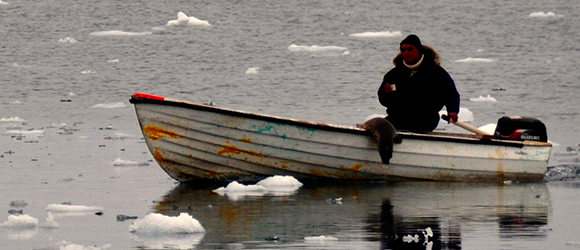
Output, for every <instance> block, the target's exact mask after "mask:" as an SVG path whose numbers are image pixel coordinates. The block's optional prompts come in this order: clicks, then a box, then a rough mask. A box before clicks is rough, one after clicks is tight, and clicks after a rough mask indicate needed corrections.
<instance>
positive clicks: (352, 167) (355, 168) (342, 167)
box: [340, 163, 363, 172]
mask: <svg viewBox="0 0 580 250" xmlns="http://www.w3.org/2000/svg"><path fill="white" fill-rule="evenodd" d="M362 167H363V166H362V164H360V163H357V164H354V165H352V166H351V167H347V166H342V165H341V166H340V169H342V170H351V171H355V172H358V171H360V170H361V168H362Z"/></svg>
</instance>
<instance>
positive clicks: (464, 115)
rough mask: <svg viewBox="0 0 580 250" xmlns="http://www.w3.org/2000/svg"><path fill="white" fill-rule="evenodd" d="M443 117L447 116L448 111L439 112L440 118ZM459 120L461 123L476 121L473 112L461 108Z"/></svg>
mask: <svg viewBox="0 0 580 250" xmlns="http://www.w3.org/2000/svg"><path fill="white" fill-rule="evenodd" d="M441 115H447V111H446V110H441V111H439V117H441ZM458 119H459V121H460V122H473V120H474V117H473V112H471V110H469V109H468V108H460V109H459V114H458ZM440 122H441V121H440ZM444 123H447V122H444Z"/></svg>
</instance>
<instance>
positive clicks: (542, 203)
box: [155, 182, 550, 249]
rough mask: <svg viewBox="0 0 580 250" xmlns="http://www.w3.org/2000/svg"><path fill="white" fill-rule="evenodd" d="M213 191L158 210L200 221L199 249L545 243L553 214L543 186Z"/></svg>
mask: <svg viewBox="0 0 580 250" xmlns="http://www.w3.org/2000/svg"><path fill="white" fill-rule="evenodd" d="M214 188H215V187H191V186H187V185H183V184H181V185H179V186H177V187H176V188H175V189H173V190H171V191H170V192H169V193H167V194H166V195H165V196H164V197H163V199H162V201H160V202H158V203H157V204H156V207H155V211H156V212H159V213H163V214H166V215H178V214H179V213H181V212H187V213H189V214H190V215H192V216H193V217H194V218H196V219H198V220H199V221H200V223H201V224H202V226H203V227H204V228H205V229H206V231H207V233H206V235H205V236H204V238H203V239H202V240H201V242H199V245H198V246H200V247H201V248H204V249H207V248H209V249H215V248H223V247H227V245H228V244H232V243H235V244H243V245H244V247H245V248H247V249H251V248H255V247H258V248H262V247H265V246H268V245H269V244H277V245H280V244H281V245H282V246H284V247H291V248H293V249H308V248H312V247H313V246H312V245H310V244H311V243H310V242H309V241H305V240H304V238H305V237H310V236H320V235H325V236H332V237H335V238H338V240H337V241H335V242H325V243H324V244H325V246H326V247H328V249H349V248H353V247H354V248H358V249H462V248H464V247H465V245H466V244H467V245H476V246H483V247H484V246H485V245H486V244H487V243H486V242H489V241H495V242H499V241H510V242H517V241H523V240H526V241H527V240H530V239H533V238H537V237H540V238H542V237H546V230H542V228H545V227H546V225H547V222H548V214H549V210H550V203H549V196H548V191H547V188H546V186H545V184H543V183H535V184H513V185H489V184H468V183H433V182H402V183H370V184H369V183H366V184H361V183H351V184H341V185H320V184H318V185H316V184H308V183H307V184H306V185H305V186H304V187H302V188H301V189H300V190H298V192H297V193H296V194H294V195H292V196H283V197H277V196H270V195H266V196H261V197H246V198H244V199H241V200H235V201H233V200H230V199H228V198H227V197H224V196H220V195H218V194H216V193H213V192H212V189H214ZM333 199H340V200H341V203H332V202H328V200H333ZM430 231H432V236H429V232H430ZM272 239H275V240H272ZM318 247H319V246H318ZM314 248H316V247H314Z"/></svg>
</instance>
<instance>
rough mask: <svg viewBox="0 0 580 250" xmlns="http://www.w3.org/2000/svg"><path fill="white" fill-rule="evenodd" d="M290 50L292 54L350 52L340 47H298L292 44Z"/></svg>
mask: <svg viewBox="0 0 580 250" xmlns="http://www.w3.org/2000/svg"><path fill="white" fill-rule="evenodd" d="M288 50H290V51H292V52H302V51H304V52H325V51H345V50H348V48H346V47H339V46H318V45H312V46H306V45H296V44H292V45H290V46H288Z"/></svg>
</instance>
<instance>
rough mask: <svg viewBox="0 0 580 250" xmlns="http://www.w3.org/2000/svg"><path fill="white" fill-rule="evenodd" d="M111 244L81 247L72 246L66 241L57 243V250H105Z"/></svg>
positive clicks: (72, 244) (77, 245)
mask: <svg viewBox="0 0 580 250" xmlns="http://www.w3.org/2000/svg"><path fill="white" fill-rule="evenodd" d="M111 246H112V245H111V244H105V245H102V246H83V245H79V244H74V243H71V242H67V241H62V242H60V243H59V248H58V249H59V250H105V249H108V248H110V247H111Z"/></svg>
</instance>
